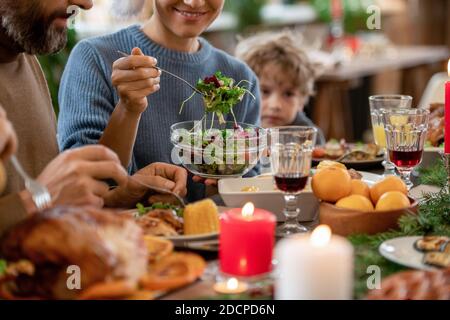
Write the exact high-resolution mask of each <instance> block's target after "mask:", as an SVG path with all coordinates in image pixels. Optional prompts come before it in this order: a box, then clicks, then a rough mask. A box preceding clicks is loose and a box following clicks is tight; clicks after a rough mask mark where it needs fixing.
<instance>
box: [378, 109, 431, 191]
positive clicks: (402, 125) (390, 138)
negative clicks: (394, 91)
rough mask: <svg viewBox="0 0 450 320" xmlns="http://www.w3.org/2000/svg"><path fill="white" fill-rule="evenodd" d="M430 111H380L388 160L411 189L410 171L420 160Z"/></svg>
mask: <svg viewBox="0 0 450 320" xmlns="http://www.w3.org/2000/svg"><path fill="white" fill-rule="evenodd" d="M429 118H430V111H429V110H427V109H390V110H384V111H383V113H382V121H383V125H384V129H385V133H386V147H387V151H388V154H389V160H390V161H391V162H392V163H393V164H394V165H395V167H396V168H397V170H398V172H400V175H401V177H402V179H403V181H404V182H405V183H406V185H407V187H408V189H411V187H412V186H413V183H412V182H411V179H410V177H411V172H412V171H413V170H414V167H416V166H417V165H418V164H420V162H421V161H422V153H423V146H424V144H425V140H426V136H427V131H428V121H429Z"/></svg>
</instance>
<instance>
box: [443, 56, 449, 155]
mask: <svg viewBox="0 0 450 320" xmlns="http://www.w3.org/2000/svg"><path fill="white" fill-rule="evenodd" d="M447 71H448V75H449V77H450V59H449V60H448V66H447ZM444 127H445V129H444V130H445V136H444V148H445V149H444V152H445V154H450V81H447V82H446V83H445V123H444Z"/></svg>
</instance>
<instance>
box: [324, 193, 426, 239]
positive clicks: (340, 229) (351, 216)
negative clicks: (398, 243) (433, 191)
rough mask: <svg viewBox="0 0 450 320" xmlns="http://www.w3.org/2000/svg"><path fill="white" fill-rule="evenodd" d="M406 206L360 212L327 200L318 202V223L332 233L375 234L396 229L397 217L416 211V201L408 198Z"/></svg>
mask: <svg viewBox="0 0 450 320" xmlns="http://www.w3.org/2000/svg"><path fill="white" fill-rule="evenodd" d="M409 201H410V202H411V205H410V206H409V207H408V208H404V209H398V210H390V211H372V212H362V211H356V210H350V209H343V208H338V207H336V206H335V205H334V204H331V203H328V202H321V203H320V218H319V219H320V224H326V225H328V226H329V227H330V228H331V230H332V231H333V233H334V234H337V235H340V236H344V237H346V236H349V235H351V234H376V233H380V232H385V231H388V230H390V229H398V219H399V218H400V217H401V216H403V215H404V214H408V213H414V214H416V213H417V206H418V202H417V201H416V200H414V199H412V198H409Z"/></svg>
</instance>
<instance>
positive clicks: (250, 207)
mask: <svg viewBox="0 0 450 320" xmlns="http://www.w3.org/2000/svg"><path fill="white" fill-rule="evenodd" d="M254 212H255V205H254V204H253V203H251V202H248V203H247V204H246V205H245V206H244V207H243V208H242V216H243V217H245V218H249V217H253V213H254Z"/></svg>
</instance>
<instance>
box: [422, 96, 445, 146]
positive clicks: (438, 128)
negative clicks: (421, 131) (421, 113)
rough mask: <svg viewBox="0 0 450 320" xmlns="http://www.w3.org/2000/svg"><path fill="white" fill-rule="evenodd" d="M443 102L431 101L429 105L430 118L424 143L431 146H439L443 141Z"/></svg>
mask: <svg viewBox="0 0 450 320" xmlns="http://www.w3.org/2000/svg"><path fill="white" fill-rule="evenodd" d="M444 109H445V108H444V104H443V103H432V104H431V105H430V112H431V113H430V120H429V125H428V133H427V142H426V145H428V146H431V147H439V146H441V145H442V144H443V143H444V128H445V117H444V111H445V110H444Z"/></svg>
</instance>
